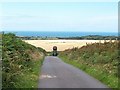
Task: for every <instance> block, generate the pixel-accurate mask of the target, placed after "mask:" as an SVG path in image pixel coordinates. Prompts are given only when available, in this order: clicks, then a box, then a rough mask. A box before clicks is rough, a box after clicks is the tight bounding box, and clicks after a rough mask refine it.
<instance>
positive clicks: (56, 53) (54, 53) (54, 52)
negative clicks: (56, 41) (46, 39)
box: [52, 46, 58, 56]
mask: <svg viewBox="0 0 120 90" xmlns="http://www.w3.org/2000/svg"><path fill="white" fill-rule="evenodd" d="M52 55H53V56H57V55H58V52H57V46H53V52H52Z"/></svg>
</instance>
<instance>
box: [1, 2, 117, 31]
mask: <svg viewBox="0 0 120 90" xmlns="http://www.w3.org/2000/svg"><path fill="white" fill-rule="evenodd" d="M30 1H31V0H30ZM35 1H36V0H34V2H32V1H31V2H27V1H26V2H23V1H21V2H14V0H12V2H8V0H4V2H2V3H0V21H1V22H0V27H1V29H0V30H2V31H66V32H68V31H80V32H118V2H112V0H111V2H73V0H71V2H68V1H67V2H47V1H46V2H35ZM52 1H54V0H52ZM93 1H94V0H93ZM106 1H107V0H106Z"/></svg>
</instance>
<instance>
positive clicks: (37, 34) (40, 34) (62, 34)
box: [5, 31, 118, 37]
mask: <svg viewBox="0 0 120 90" xmlns="http://www.w3.org/2000/svg"><path fill="white" fill-rule="evenodd" d="M9 32H10V33H14V34H16V35H17V36H23V37H81V36H89V35H92V36H95V35H98V36H118V33H117V32H55V31H54V32H46V31H5V33H9Z"/></svg>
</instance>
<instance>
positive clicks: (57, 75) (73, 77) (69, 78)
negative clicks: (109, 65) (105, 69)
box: [38, 56, 108, 88]
mask: <svg viewBox="0 0 120 90" xmlns="http://www.w3.org/2000/svg"><path fill="white" fill-rule="evenodd" d="M38 88H108V87H107V86H106V85H104V84H102V83H101V82H100V81H98V80H97V79H95V78H93V77H91V76H89V75H88V74H86V73H85V72H83V71H82V70H80V69H78V68H75V67H74V66H72V65H69V64H67V63H64V62H63V61H62V60H61V59H60V58H58V57H54V56H47V57H45V60H44V62H43V66H42V69H41V74H40V77H39V85H38Z"/></svg>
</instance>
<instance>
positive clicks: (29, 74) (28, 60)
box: [2, 33, 46, 88]
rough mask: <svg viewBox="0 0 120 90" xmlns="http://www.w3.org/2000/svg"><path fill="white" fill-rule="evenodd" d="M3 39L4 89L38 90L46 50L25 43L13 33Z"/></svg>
mask: <svg viewBox="0 0 120 90" xmlns="http://www.w3.org/2000/svg"><path fill="white" fill-rule="evenodd" d="M2 38H3V40H2V42H3V45H2V51H3V52H2V53H3V55H2V76H3V77H2V87H3V88H37V85H38V77H39V74H40V73H39V71H40V67H41V65H42V62H43V59H44V56H45V53H46V52H45V50H43V49H41V48H36V47H34V46H32V45H30V44H27V43H25V42H23V41H22V40H20V39H18V38H16V36H15V35H14V34H12V33H9V34H4V35H3V36H2Z"/></svg>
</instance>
